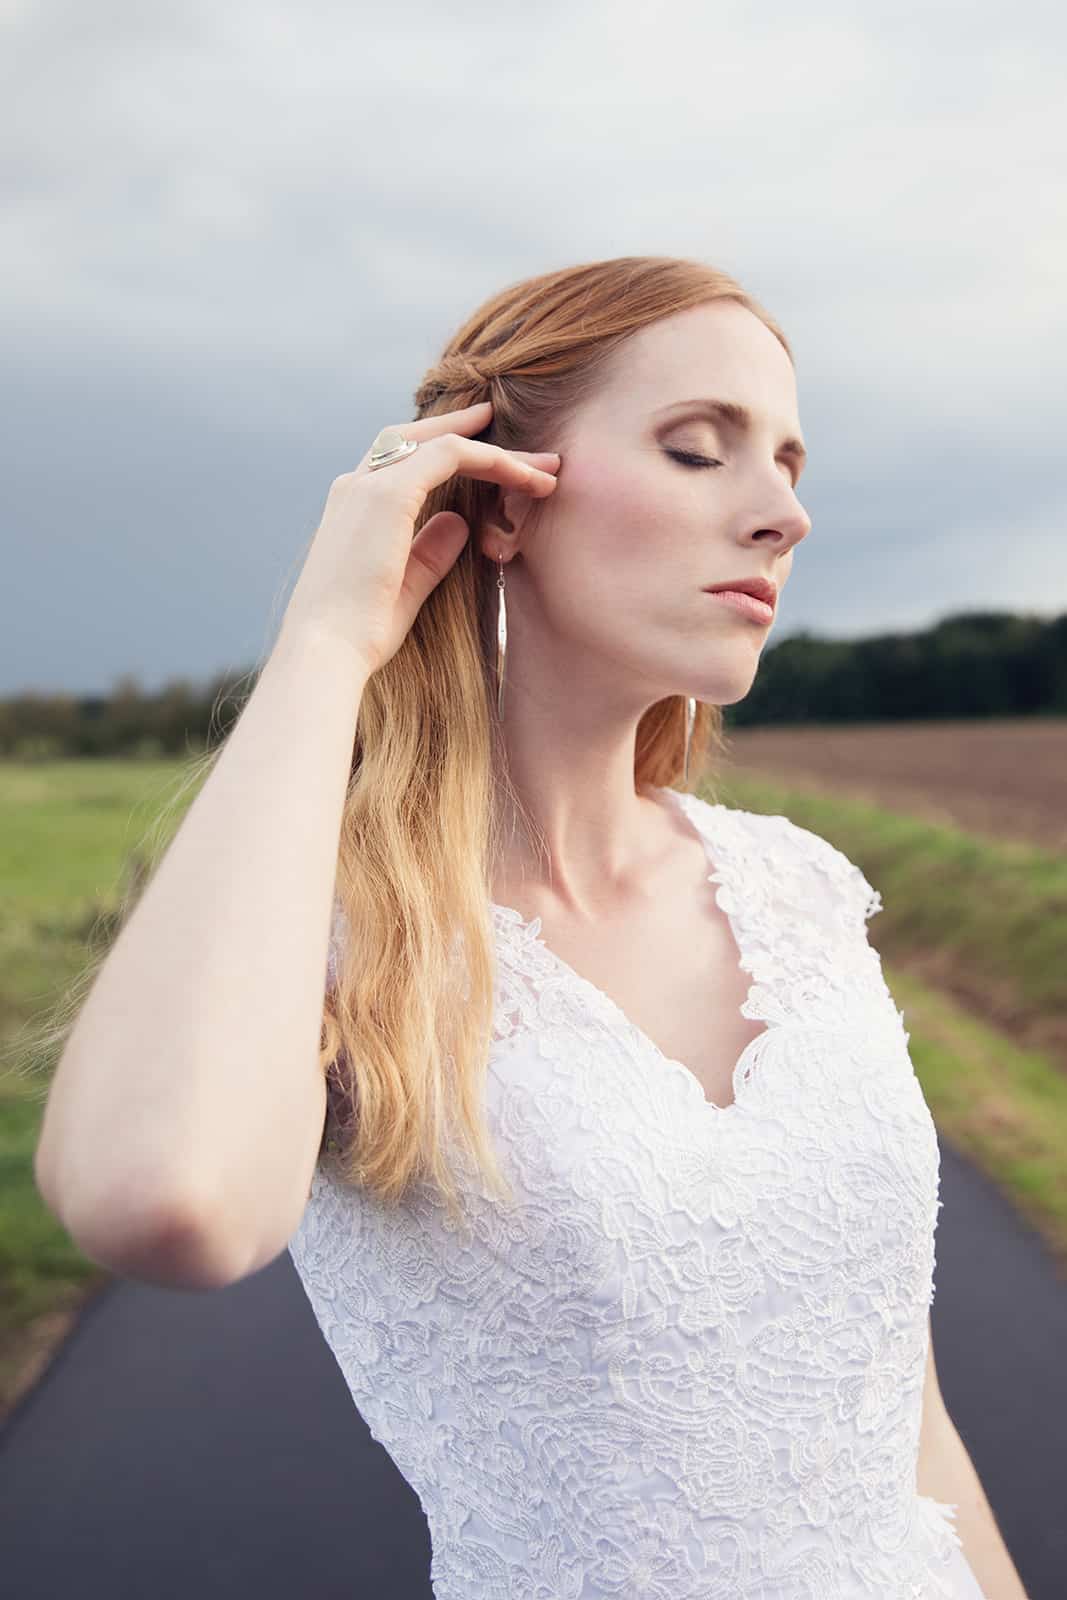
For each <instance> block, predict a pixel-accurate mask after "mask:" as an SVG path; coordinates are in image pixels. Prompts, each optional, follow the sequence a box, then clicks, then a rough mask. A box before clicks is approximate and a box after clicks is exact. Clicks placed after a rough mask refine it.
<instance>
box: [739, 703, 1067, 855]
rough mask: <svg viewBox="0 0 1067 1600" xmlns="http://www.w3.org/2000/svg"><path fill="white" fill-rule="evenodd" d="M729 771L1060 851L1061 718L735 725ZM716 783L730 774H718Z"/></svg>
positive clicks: (1066, 732)
mask: <svg viewBox="0 0 1067 1600" xmlns="http://www.w3.org/2000/svg"><path fill="white" fill-rule="evenodd" d="M727 737H728V740H729V747H730V762H729V766H730V767H733V768H735V769H736V770H737V772H738V775H739V776H744V774H745V773H752V774H753V775H755V774H756V773H765V774H766V775H767V776H768V777H773V778H776V779H779V780H781V781H782V782H789V783H796V785H797V786H798V787H804V786H807V787H815V788H819V789H830V788H832V789H833V790H834V792H835V793H837V794H842V795H849V796H853V797H855V798H856V799H859V800H869V801H872V802H874V803H875V804H879V805H884V806H888V807H890V808H891V809H892V810H894V811H910V812H911V813H912V814H913V815H914V816H919V817H926V818H929V819H930V820H931V821H933V822H949V823H953V824H955V825H956V826H957V827H960V828H965V829H967V830H968V831H969V832H971V833H977V834H985V835H986V836H987V837H990V838H994V839H1000V840H1003V839H1017V840H1021V841H1023V842H1026V843H1030V844H1036V845H1040V846H1042V847H1043V848H1044V849H1046V850H1054V851H1060V850H1067V718H1064V717H1044V718H1027V717H1004V718H990V719H988V720H983V721H963V722H923V723H916V722H898V723H892V722H884V723H876V724H870V723H867V724H855V725H839V726H838V725H835V726H829V725H826V724H823V725H821V726H798V727H781V728H774V727H769V728H733V729H730V730H729V732H728V735H727ZM723 776H724V778H726V777H728V772H724V774H723Z"/></svg>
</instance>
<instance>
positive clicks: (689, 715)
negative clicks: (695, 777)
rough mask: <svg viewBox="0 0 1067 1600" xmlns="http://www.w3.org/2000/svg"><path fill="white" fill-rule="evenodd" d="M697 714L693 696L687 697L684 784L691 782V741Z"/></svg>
mask: <svg viewBox="0 0 1067 1600" xmlns="http://www.w3.org/2000/svg"><path fill="white" fill-rule="evenodd" d="M696 714H697V703H696V700H695V699H694V697H693V696H692V695H687V696H686V701H685V776H684V777H683V779H682V782H683V783H688V782H689V741H690V740H691V739H692V737H693V721H694V719H695V717H696Z"/></svg>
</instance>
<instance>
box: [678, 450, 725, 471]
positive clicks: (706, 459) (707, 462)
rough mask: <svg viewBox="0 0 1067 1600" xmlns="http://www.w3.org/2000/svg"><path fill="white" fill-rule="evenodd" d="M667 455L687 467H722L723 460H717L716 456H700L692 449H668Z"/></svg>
mask: <svg viewBox="0 0 1067 1600" xmlns="http://www.w3.org/2000/svg"><path fill="white" fill-rule="evenodd" d="M665 453H666V454H667V455H669V456H670V457H672V459H673V460H675V461H680V462H681V463H682V465H683V466H686V467H721V466H722V462H721V461H716V460H715V458H714V456H698V455H697V454H696V453H695V452H694V451H692V450H667V451H666V452H665Z"/></svg>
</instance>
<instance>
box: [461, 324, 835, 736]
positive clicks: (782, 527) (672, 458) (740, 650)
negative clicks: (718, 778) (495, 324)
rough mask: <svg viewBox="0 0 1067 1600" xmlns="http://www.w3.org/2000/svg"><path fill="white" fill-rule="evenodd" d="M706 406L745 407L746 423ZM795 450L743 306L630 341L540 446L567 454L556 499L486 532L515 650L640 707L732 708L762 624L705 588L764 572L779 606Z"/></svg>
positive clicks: (529, 503)
mask: <svg viewBox="0 0 1067 1600" xmlns="http://www.w3.org/2000/svg"><path fill="white" fill-rule="evenodd" d="M700 399H705V400H707V399H718V400H726V401H729V402H732V403H733V404H734V405H736V406H742V407H744V408H746V409H747V410H748V411H749V412H750V413H751V419H752V420H751V424H750V426H749V427H747V428H744V427H742V426H740V425H739V423H738V422H737V421H728V420H726V419H724V418H723V417H722V416H715V415H713V414H710V413H709V412H708V411H707V410H706V409H702V408H701V406H700V405H699V404H693V403H691V402H694V401H699V400H700ZM800 439H801V429H800V424H799V420H798V416H797V396H796V382H795V377H794V372H793V367H792V363H791V362H790V359H789V357H788V355H787V354H786V352H785V350H784V349H783V348H782V346H781V345H780V344H779V342H778V340H777V339H776V338H775V336H774V335H773V334H772V333H771V331H770V329H769V328H767V327H766V326H765V325H764V323H762V322H761V321H760V320H759V318H758V317H756V316H754V315H753V314H752V313H751V312H749V311H746V310H745V308H744V307H743V306H740V305H738V304H737V303H736V302H733V301H719V302H717V303H715V304H712V305H707V306H699V307H696V308H694V309H691V310H688V311H684V312H681V313H679V314H678V315H677V316H675V317H671V318H669V319H667V320H665V321H662V322H659V323H656V324H654V325H653V326H652V327H650V328H646V329H643V330H642V331H641V332H640V333H638V334H635V335H634V336H633V337H632V338H631V339H630V340H629V341H628V342H627V344H626V345H625V346H623V347H622V348H621V349H620V351H619V353H618V355H617V357H616V361H615V365H614V367H613V370H612V373H611V376H610V378H609V379H608V382H607V383H606V385H605V386H604V387H603V388H602V389H601V390H600V391H599V392H598V393H597V395H596V396H595V397H594V398H593V399H592V400H590V401H589V402H587V403H586V405H585V406H584V407H583V409H582V411H581V413H580V415H579V416H578V418H577V419H576V421H575V423H574V425H573V426H572V428H571V429H570V431H569V433H568V436H567V437H566V438H565V439H561V440H555V439H552V440H548V441H547V442H546V448H550V449H553V448H554V449H558V450H559V451H560V453H561V457H562V461H561V465H560V470H559V477H558V483H557V486H556V488H555V490H554V491H553V493H552V494H551V495H550V496H549V497H548V499H547V500H543V501H534V500H531V499H530V497H528V496H523V495H521V494H509V495H507V496H506V497H505V498H504V502H503V511H504V516H503V518H502V520H500V521H498V522H494V523H491V524H490V525H489V526H488V527H487V528H486V530H485V535H484V538H483V543H482V548H483V549H484V550H485V552H486V553H487V554H488V555H489V556H490V557H491V558H492V559H494V560H495V559H496V557H497V554H498V552H500V553H502V554H503V557H504V560H505V569H504V570H505V578H506V582H507V598H508V617H509V634H510V633H511V631H512V617H513V615H514V616H515V618H516V621H515V630H516V642H518V641H519V640H521V641H522V644H521V648H522V653H523V655H524V656H526V657H527V660H529V657H530V653H531V652H533V651H535V650H536V651H537V652H538V653H540V652H541V651H542V650H545V651H551V652H552V655H551V657H550V659H551V660H553V662H554V663H556V664H557V665H558V664H559V663H561V662H562V663H564V664H565V666H566V669H567V670H569V671H572V672H576V673H578V674H580V679H581V681H583V683H584V682H589V680H590V679H596V678H597V677H598V676H599V677H600V679H601V681H602V682H603V683H604V684H605V686H607V685H608V684H610V685H611V686H612V688H613V689H614V690H616V691H622V692H624V693H625V694H626V695H627V698H629V696H630V694H631V691H632V693H633V695H634V696H635V697H636V699H637V700H638V701H639V702H641V703H644V702H647V703H649V704H651V703H653V702H654V701H656V700H658V699H661V698H663V697H665V696H667V695H671V694H691V695H695V696H697V698H698V699H701V700H707V701H709V702H711V703H713V704H717V705H726V704H730V703H732V702H733V701H736V700H739V699H741V698H743V697H744V695H745V694H746V693H747V692H748V690H749V688H750V687H751V684H752V680H753V677H754V675H755V671H756V667H757V665H758V661H759V654H760V651H761V650H762V648H763V645H764V642H765V640H766V639H767V637H768V634H769V631H770V625H769V624H767V623H764V622H757V621H754V620H752V619H751V618H750V617H748V616H746V615H744V614H742V613H741V612H740V611H738V610H736V609H735V608H734V607H733V606H731V605H729V604H727V603H725V602H723V601H721V600H717V599H715V598H713V597H712V596H710V595H709V594H707V593H706V592H705V591H706V590H707V588H708V587H709V586H711V585H715V584H723V583H725V582H727V581H728V580H731V579H739V578H743V577H764V578H768V579H770V580H771V582H773V583H774V584H776V585H777V588H778V591H779V597H780V594H781V591H782V589H784V587H785V584H786V581H787V580H788V577H789V573H790V570H791V568H792V565H793V549H794V546H795V545H797V544H799V542H800V540H801V539H803V538H805V537H806V535H807V533H808V532H809V530H810V528H811V519H810V517H809V516H808V514H807V512H806V511H805V510H804V507H803V506H802V505H801V503H800V501H799V500H798V498H797V493H796V479H797V477H798V475H799V472H800V470H801V466H802V462H801V460H799V459H797V454H796V452H795V451H794V450H793V448H792V447H791V446H790V445H789V444H788V442H787V441H789V440H795V441H797V442H799V441H800ZM801 448H802V447H801ZM672 452H676V454H672ZM683 456H688V457H692V458H695V460H693V461H692V462H690V461H687V460H686V459H683V458H682V457H683ZM702 463H707V464H702ZM712 463H718V464H717V465H715V464H712ZM511 548H514V549H515V550H516V551H517V552H518V555H519V559H517V560H512V561H510V562H509V561H508V560H507V555H508V552H509V549H511Z"/></svg>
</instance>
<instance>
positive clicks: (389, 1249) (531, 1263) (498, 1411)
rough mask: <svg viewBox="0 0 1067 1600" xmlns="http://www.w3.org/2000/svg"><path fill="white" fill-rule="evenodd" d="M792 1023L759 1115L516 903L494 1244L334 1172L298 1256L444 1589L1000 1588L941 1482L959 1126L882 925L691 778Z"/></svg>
mask: <svg viewBox="0 0 1067 1600" xmlns="http://www.w3.org/2000/svg"><path fill="white" fill-rule="evenodd" d="M662 793H663V794H664V795H665V796H667V797H669V799H670V800H671V802H673V803H675V804H677V805H678V806H680V807H681V809H682V811H683V813H684V814H685V815H686V816H687V817H688V818H689V820H690V822H691V823H692V825H693V826H694V828H695V829H696V831H697V833H698V834H699V835H700V837H701V839H702V840H703V842H704V844H705V847H706V849H707V851H708V865H709V868H710V869H712V870H710V871H709V874H708V876H709V880H710V881H711V882H713V883H714V884H715V885H717V888H716V899H717V903H718V905H719V906H720V907H721V908H722V910H723V911H724V912H725V913H726V915H727V917H728V919H729V922H730V926H731V928H732V930H733V933H734V936H735V939H736V942H737V946H738V950H739V953H740V956H741V968H742V970H743V971H744V972H745V973H746V974H750V975H751V978H752V983H751V986H750V989H749V992H748V995H747V998H746V1000H745V1003H744V1005H743V1007H742V1014H743V1015H744V1016H746V1017H750V1018H753V1019H760V1020H762V1021H764V1022H765V1023H766V1024H767V1025H768V1026H767V1027H766V1028H765V1029H764V1031H763V1032H761V1033H760V1034H758V1035H757V1036H756V1037H755V1038H754V1039H752V1040H751V1042H750V1043H749V1044H748V1046H747V1047H746V1048H745V1050H744V1051H743V1052H742V1054H741V1057H740V1059H739V1060H738V1062H737V1064H736V1067H735V1069H734V1092H735V1099H734V1101H733V1103H732V1104H731V1105H729V1106H727V1107H725V1108H719V1107H717V1106H715V1105H712V1104H711V1103H710V1102H709V1101H708V1100H707V1099H706V1098H705V1095H704V1091H703V1089H702V1087H701V1085H700V1083H699V1082H698V1080H697V1079H696V1078H695V1076H694V1075H693V1074H692V1073H691V1072H690V1071H689V1069H688V1068H687V1067H686V1066H684V1065H683V1064H682V1063H681V1062H678V1061H674V1060H672V1059H671V1058H669V1057H667V1056H666V1055H664V1054H663V1053H662V1052H661V1051H660V1050H659V1049H658V1048H657V1047H656V1046H655V1045H654V1044H653V1043H652V1041H651V1040H650V1039H648V1038H647V1037H646V1036H645V1035H644V1034H642V1033H641V1032H640V1030H639V1029H638V1028H637V1027H636V1026H635V1025H633V1024H632V1023H631V1022H630V1021H629V1020H628V1019H627V1017H626V1016H625V1015H624V1013H623V1012H622V1011H621V1010H620V1008H619V1007H618V1006H617V1005H616V1004H615V1003H614V1002H613V1001H611V1000H610V999H608V997H607V996H606V995H604V994H603V993H602V992H601V991H600V990H599V989H597V988H596V987H595V986H594V985H593V984H592V983H590V982H588V981H587V980H585V979H583V978H581V977H580V976H579V975H578V974H577V973H576V972H574V971H573V970H572V969H571V968H569V967H568V966H567V965H566V963H565V962H563V961H562V960H561V959H559V958H558V957H556V956H555V955H554V954H553V952H552V951H551V950H550V949H549V948H548V947H547V946H546V945H545V944H544V942H543V941H542V940H541V939H540V937H539V932H540V920H539V919H534V921H533V922H530V923H526V922H524V921H523V920H522V918H521V917H520V916H519V914H518V913H517V912H516V911H514V910H512V909H511V908H509V907H506V906H497V905H493V906H492V908H491V912H492V918H493V923H494V927H495V930H496V935H497V988H496V1005H495V1020H494V1029H493V1042H492V1048H491V1052H490V1059H489V1064H488V1079H487V1115H488V1119H489V1126H490V1129H491V1132H492V1134H493V1137H494V1141H495V1143H496V1145H497V1148H498V1150H499V1151H500V1153H501V1161H502V1166H503V1168H504V1170H505V1172H506V1174H507V1177H508V1179H509V1181H510V1182H511V1183H512V1184H513V1185H514V1189H515V1195H516V1201H515V1204H514V1207H513V1208H509V1207H508V1206H507V1205H506V1203H505V1202H503V1201H500V1200H498V1199H497V1198H496V1196H495V1195H493V1194H492V1193H491V1191H489V1190H488V1189H487V1188H486V1186H485V1184H484V1182H483V1180H482V1179H481V1178H480V1175H477V1174H476V1173H475V1172H474V1171H473V1169H472V1168H471V1167H470V1166H469V1165H467V1164H466V1163H465V1162H464V1161H463V1160H462V1159H460V1160H459V1161H458V1170H459V1172H460V1173H461V1175H462V1181H463V1191H464V1198H465V1204H466V1206H467V1215H468V1217H469V1218H470V1221H471V1227H470V1231H469V1232H467V1231H464V1230H463V1229H462V1228H460V1229H458V1230H457V1229H456V1228H454V1227H453V1226H452V1225H451V1223H450V1221H449V1220H448V1217H447V1213H446V1212H445V1209H444V1206H443V1204H441V1203H440V1202H439V1201H437V1199H436V1198H435V1197H434V1196H433V1195H432V1193H430V1192H429V1191H428V1190H426V1189H419V1190H418V1191H417V1192H416V1194H415V1195H414V1197H413V1198H412V1200H411V1201H410V1202H409V1203H407V1204H405V1205H404V1206H403V1207H402V1208H401V1209H400V1210H399V1211H393V1210H390V1209H389V1208H387V1207H385V1206H383V1205H381V1204H380V1203H379V1202H377V1201H376V1200H374V1199H372V1198H370V1197H369V1196H367V1195H366V1194H365V1193H352V1192H350V1191H348V1190H346V1189H344V1188H342V1187H341V1186H340V1185H339V1184H337V1183H336V1182H335V1181H334V1180H333V1179H332V1178H331V1177H329V1176H328V1174H327V1171H326V1170H325V1169H324V1167H323V1166H321V1165H320V1167H319V1168H318V1169H317V1170H316V1173H315V1176H314V1180H313V1184H312V1189H311V1194H310V1196H309V1199H308V1204H307V1207H306V1210H305V1213H304V1216H303V1218H302V1221H301V1224H300V1227H299V1228H298V1230H297V1232H296V1233H295V1235H294V1236H293V1238H292V1240H291V1242H290V1245H289V1251H290V1254H291V1255H292V1259H293V1262H294V1265H295V1267H296V1270H297V1272H298V1274H299V1276H300V1279H301V1281H302V1283H303V1285H304V1289H305V1291H306V1293H307V1295H308V1298H309V1300H310V1302H311V1305H312V1307H313V1309H314V1312H315V1315H316V1318H317V1319H318V1322H319V1325H320V1327H321V1330H322V1333H323V1335H324V1337H325V1339H326V1340H327V1342H328V1344H329V1346H330V1348H331V1349H332V1351H333V1353H334V1355H335V1357H336V1359H337V1362H338V1364H339V1366H340V1369H341V1371H342V1373H343V1374H344V1377H345V1380H346V1382H347V1385H348V1388H349V1391H350V1393H351V1395H352V1398H353V1400H354V1401H355V1403H356V1405H357V1406H358V1408H359V1411H360V1413H361V1414H362V1416H363V1418H364V1420H365V1422H366V1423H367V1426H368V1428H369V1429H370V1431H371V1433H372V1435H373V1437H374V1438H375V1439H376V1440H378V1442H379V1443H381V1444H382V1445H383V1446H384V1448H385V1449H386V1450H387V1451H388V1453H389V1455H390V1457H391V1458H392V1460H393V1461H394V1462H395V1463H396V1465H397V1467H398V1468H399V1470H400V1472H401V1473H402V1474H403V1476H404V1477H405V1478H406V1479H407V1481H408V1482H409V1483H410V1484H411V1485H412V1486H413V1488H414V1489H415V1491H416V1493H417V1495H418V1497H419V1500H420V1502H421V1504H422V1508H423V1511H424V1512H425V1515H426V1518H427V1522H428V1526H429V1531H430V1538H431V1544H432V1552H433V1554H432V1567H431V1580H432V1584H433V1592H434V1594H435V1596H437V1600H593V1597H597V1600H600V1597H608V1596H610V1597H612V1600H852V1597H860V1596H863V1597H869V1596H877V1597H878V1600H927V1597H929V1600H938V1597H954V1600H964V1597H966V1600H981V1594H980V1590H979V1588H978V1586H977V1584H976V1583H975V1581H974V1578H973V1575H972V1574H971V1571H970V1568H969V1567H968V1566H967V1564H966V1562H965V1560H964V1558H963V1555H962V1550H961V1548H960V1544H959V1538H958V1535H957V1533H956V1531H955V1528H954V1526H953V1522H952V1512H953V1510H954V1508H952V1507H948V1506H944V1505H942V1504H940V1503H939V1502H936V1501H934V1500H931V1499H929V1498H927V1497H924V1496H921V1495H919V1494H918V1493H917V1489H916V1482H915V1467H916V1459H917V1452H918V1440H919V1426H920V1417H921V1403H922V1384H923V1377H924V1371H925V1364H926V1356H927V1340H928V1333H927V1314H928V1308H929V1305H930V1303H931V1301H932V1298H933V1272H934V1232H935V1227H936V1221H937V1211H938V1209H939V1206H940V1200H939V1198H938V1177H939V1158H938V1146H937V1138H936V1134H935V1130H934V1126H933V1123H932V1121H931V1118H930V1114H929V1111H928V1108H927V1106H926V1102H925V1100H924V1098H923V1095H922V1091H921V1089H920V1086H919V1083H918V1081H917V1079H916V1077H915V1074H914V1071H913V1069H912V1064H911V1061H910V1058H909V1054H908V1034H907V1033H906V1031H905V1029H904V1026H903V1017H902V1015H901V1014H900V1013H899V1012H898V1010H897V1008H896V1006H895V1004H894V1002H893V1000H892V998H891V996H890V994H889V991H888V989H887V987H886V984H885V981H884V978H883V975H882V969H881V962H880V959H879V956H878V954H877V952H876V951H875V950H874V949H873V948H872V947H871V945H870V944H869V943H868V940H867V935H866V927H865V924H866V920H867V918H868V917H870V916H871V915H873V914H874V913H875V912H877V911H878V910H879V909H880V908H881V899H880V896H879V894H878V892H877V891H876V890H875V889H873V888H872V887H871V885H870V884H869V883H868V881H867V879H866V878H865V877H864V876H863V874H862V872H861V871H860V870H859V868H857V867H856V866H855V865H854V864H853V863H852V862H851V861H849V860H848V858H847V857H846V856H845V855H844V854H842V852H841V851H839V850H838V849H836V848H835V847H834V846H832V845H831V844H830V843H829V842H828V841H827V840H824V839H822V838H820V837H818V836H817V835H815V834H813V833H811V832H809V831H807V830H806V829H804V828H801V827H798V826H797V825H796V824H794V823H792V822H790V821H789V820H788V818H786V817H783V816H764V815H760V814H756V813H751V812H746V811H741V810H736V809H730V808H727V807H725V806H722V805H711V804H708V803H707V802H705V801H703V800H700V799H697V798H696V797H694V796H691V795H687V794H678V793H676V792H675V791H673V790H664V791H662Z"/></svg>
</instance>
